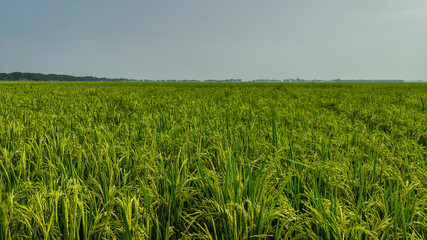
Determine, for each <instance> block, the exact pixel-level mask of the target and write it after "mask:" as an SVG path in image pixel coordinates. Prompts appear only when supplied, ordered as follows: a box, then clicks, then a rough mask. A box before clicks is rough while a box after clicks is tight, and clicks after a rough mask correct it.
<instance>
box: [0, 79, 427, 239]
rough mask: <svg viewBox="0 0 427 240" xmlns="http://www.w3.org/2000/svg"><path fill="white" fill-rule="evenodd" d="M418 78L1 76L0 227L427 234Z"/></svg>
mask: <svg viewBox="0 0 427 240" xmlns="http://www.w3.org/2000/svg"><path fill="white" fill-rule="evenodd" d="M426 102H427V84H422V83H402V84H401V83H392V84H387V83H377V84H367V83H366V84H360V83H359V84H357V83H325V84H322V83H319V84H308V83H298V84H291V83H286V84H285V83H274V84H273V83H238V84H231V83H228V84H215V83H53V82H50V83H47V82H44V83H43V82H42V83H40V82H38V83H36V82H1V83H0V206H1V210H0V239H215V240H217V239H218V240H219V239H225V240H229V239H427V209H426V205H427V159H426V153H427V150H426V147H427V106H426V105H427V103H426Z"/></svg>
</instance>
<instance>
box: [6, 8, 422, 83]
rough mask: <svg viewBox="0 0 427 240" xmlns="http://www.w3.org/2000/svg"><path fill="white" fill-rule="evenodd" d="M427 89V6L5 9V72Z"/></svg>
mask: <svg viewBox="0 0 427 240" xmlns="http://www.w3.org/2000/svg"><path fill="white" fill-rule="evenodd" d="M13 71H23V72H41V73H62V74H72V75H78V76H82V75H93V76H106V77H128V78H135V79H145V78H147V79H224V78H242V79H244V80H251V79H256V78H274V79H284V78H298V77H300V78H305V79H334V78H342V79H359V78H362V79H411V80H417V79H427V1H426V0H358V1H350V0H348V1H346V0H322V1H320V0H298V1H297V0H292V1H291V0H287V1H286V0H281V1H279V0H277V1H268V0H265V1H261V0H247V1H243V0H215V1H206V0H205V1H203V0H180V1H178V0H161V1H154V0H152V1H117V0H110V1H108V0H107V1H105V0H104V1H87V0H86V1H83V0H73V1H57V0H55V1H54V0H51V1H48V0H39V1H34V0H19V1H12V0H2V1H1V3H0V72H13Z"/></svg>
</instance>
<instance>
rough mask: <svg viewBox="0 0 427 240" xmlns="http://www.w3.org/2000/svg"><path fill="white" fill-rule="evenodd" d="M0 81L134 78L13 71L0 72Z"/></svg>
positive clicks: (80, 80)
mask: <svg viewBox="0 0 427 240" xmlns="http://www.w3.org/2000/svg"><path fill="white" fill-rule="evenodd" d="M0 81H64V82H65V81H67V82H101V81H105V82H125V81H126V82H129V81H136V80H134V79H127V78H105V77H103V78H98V77H92V76H84V77H75V76H71V75H58V74H42V73H23V72H13V73H0Z"/></svg>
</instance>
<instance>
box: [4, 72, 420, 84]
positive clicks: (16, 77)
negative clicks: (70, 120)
mask: <svg viewBox="0 0 427 240" xmlns="http://www.w3.org/2000/svg"><path fill="white" fill-rule="evenodd" d="M0 81H64V82H65V81H67V82H212V83H215V82H217V83H224V82H225V83H238V82H242V79H233V78H230V79H223V80H216V79H208V80H187V79H184V80H176V79H172V80H164V79H162V80H149V79H144V80H135V79H128V78H105V77H102V78H99V77H92V76H84V77H75V76H71V75H59V74H42V73H23V72H13V73H0ZM250 82H338V83H340V82H342V83H344V82H404V81H403V80H400V79H399V80H387V79H384V80H364V79H358V80H341V79H333V80H317V79H314V80H305V79H301V78H296V79H293V78H288V79H283V80H276V79H255V80H252V81H250ZM420 82H423V81H420Z"/></svg>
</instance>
